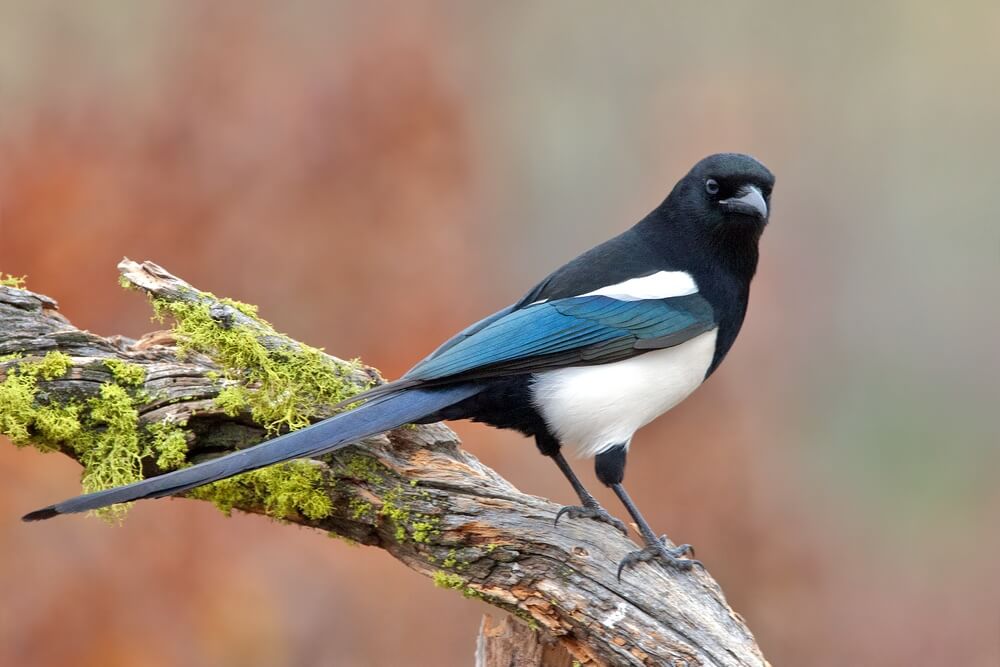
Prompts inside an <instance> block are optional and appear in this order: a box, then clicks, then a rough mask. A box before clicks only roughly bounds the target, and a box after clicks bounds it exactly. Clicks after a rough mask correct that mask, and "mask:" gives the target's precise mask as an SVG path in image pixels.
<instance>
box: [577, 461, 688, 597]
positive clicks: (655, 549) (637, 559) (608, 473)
mask: <svg viewBox="0 0 1000 667" xmlns="http://www.w3.org/2000/svg"><path fill="white" fill-rule="evenodd" d="M626 451H627V449H626V446H625V445H619V446H618V447H613V448H611V449H609V450H607V451H604V452H602V453H600V454H598V455H597V458H596V460H595V462H594V465H595V469H596V471H597V478H598V479H600V480H601V482H603V483H604V484H606V485H608V486H610V487H611V489H612V490H613V491H614V492H615V495H617V496H618V499H619V500H621V501H622V504H623V505H624V506H625V509H626V510H628V513H629V515H630V516H631V517H632V520H633V521H635V523H636V525H637V526H638V527H639V532H640V533H641V534H642V539H643V541H645V543H646V547H645V548H644V549H640V550H639V551H633V552H632V553H630V554H628V555H626V556H625V558H623V559H622V561H621V563H619V564H618V578H619V579H621V576H622V570H624V569H625V568H626V567H631V566H632V565H635V564H636V563H642V562H646V561H650V560H654V559H655V560H660V561H662V562H663V563H664V564H665V565H668V566H670V567H675V568H678V569H680V570H690V569H691V568H692V567H693V566H695V565H701V561H697V560H693V559H688V558H684V556H685V555H687V554H689V553H690V554H693V553H694V547H692V546H691V545H690V544H682V545H680V546H679V547H674V548H673V549H670V548H668V547H667V546H666V539H667V536H666V535H663V536H660V537H657V536H656V534H655V533H653V529H652V528H650V527H649V524H648V523H647V522H646V519H644V518H643V516H642V514H641V513H640V512H639V508H638V507H636V506H635V503H633V502H632V498H631V497H629V495H628V492H627V491H625V487H624V486H622V480H623V479H624V478H625V454H626ZM702 567H704V566H702Z"/></svg>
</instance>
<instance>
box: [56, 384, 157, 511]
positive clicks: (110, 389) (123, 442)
mask: <svg viewBox="0 0 1000 667" xmlns="http://www.w3.org/2000/svg"><path fill="white" fill-rule="evenodd" d="M99 392H100V393H99V397H98V398H94V399H90V400H89V401H88V406H89V408H90V419H91V421H92V422H93V423H94V425H96V426H97V427H98V429H96V430H95V432H94V433H91V434H90V437H86V438H81V439H74V440H73V441H72V442H71V443H70V444H71V445H72V446H73V447H74V449H76V452H77V454H78V455H79V458H80V463H82V464H83V467H84V472H83V488H84V490H85V491H87V492H91V491H100V490H102V489H110V488H112V487H115V486H121V485H122V484H129V483H131V482H136V481H139V480H140V479H142V454H143V452H142V448H141V446H140V443H139V412H138V411H137V410H136V408H135V406H134V405H133V402H132V396H130V395H129V393H128V391H127V390H126V389H125V388H124V387H120V386H118V385H116V384H102V385H101V388H100V390H99ZM125 511H126V508H125V507H124V506H122V505H114V506H112V507H108V508H106V511H105V512H103V513H104V514H105V515H106V516H108V517H109V518H112V519H121V518H122V517H124V515H125Z"/></svg>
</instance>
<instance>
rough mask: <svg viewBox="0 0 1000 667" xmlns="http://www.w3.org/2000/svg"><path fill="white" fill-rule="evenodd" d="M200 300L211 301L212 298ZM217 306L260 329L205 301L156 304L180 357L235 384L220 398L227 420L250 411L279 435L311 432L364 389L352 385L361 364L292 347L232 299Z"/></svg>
mask: <svg viewBox="0 0 1000 667" xmlns="http://www.w3.org/2000/svg"><path fill="white" fill-rule="evenodd" d="M200 296H206V297H211V295H209V294H208V293H203V294H201V295H200ZM211 298H215V297H211ZM219 301H221V302H222V303H224V304H226V305H228V306H230V307H231V308H233V309H235V310H237V311H239V312H240V313H242V314H243V315H245V316H246V317H249V318H252V319H253V320H254V322H255V324H256V325H257V326H252V327H251V326H246V325H241V324H239V323H233V322H231V321H230V320H225V319H223V318H221V317H220V316H219V315H218V313H216V314H214V315H213V312H212V309H211V308H210V306H209V305H208V303H206V302H203V301H198V300H194V301H192V300H178V301H171V300H167V299H162V298H154V299H153V300H152V303H153V309H154V313H155V314H156V316H158V317H160V318H162V317H163V316H164V315H169V316H171V317H172V318H173V319H174V321H175V324H174V327H173V330H174V332H175V333H176V334H177V338H178V351H179V352H180V353H181V354H182V355H183V354H185V353H188V352H201V353H204V354H207V355H208V356H210V357H212V358H213V359H214V360H215V361H216V362H217V363H218V364H219V365H220V366H221V368H222V372H221V376H222V379H223V380H227V381H229V382H231V384H230V385H229V386H227V387H226V388H225V389H224V390H223V391H222V392H221V393H220V395H219V397H218V399H217V404H218V405H219V407H220V408H222V409H223V410H224V411H225V412H226V413H227V414H238V413H240V412H242V411H245V410H249V411H250V414H251V417H252V418H253V420H254V421H255V422H256V423H258V424H260V425H261V426H263V427H264V428H265V429H267V431H268V433H269V434H271V435H275V434H277V433H279V432H281V431H283V430H288V429H291V430H294V429H297V428H302V427H304V426H308V425H309V424H310V423H311V421H312V420H313V419H314V418H315V417H316V416H317V415H318V414H319V411H320V409H321V408H323V407H328V406H330V405H334V404H336V403H339V402H341V401H343V400H345V399H347V398H349V397H351V396H353V395H354V394H355V393H357V392H358V391H359V390H360V389H361V387H358V386H357V385H356V384H355V383H354V382H352V381H351V380H350V375H351V373H352V371H353V370H354V368H355V367H356V365H357V362H350V363H340V364H338V363H336V362H334V361H333V360H331V359H330V357H328V356H326V355H325V354H324V353H323V351H322V350H319V349H317V348H313V347H309V346H306V345H299V344H296V343H294V342H293V341H292V340H291V339H289V338H288V337H287V336H284V335H283V334H279V333H277V332H275V331H274V329H273V328H272V327H271V325H270V324H268V323H267V322H266V321H264V320H263V319H261V318H260V317H258V315H257V309H256V307H254V306H251V305H249V304H245V303H240V302H238V301H233V300H231V299H219ZM265 340H266V343H267V344H266V345H265Z"/></svg>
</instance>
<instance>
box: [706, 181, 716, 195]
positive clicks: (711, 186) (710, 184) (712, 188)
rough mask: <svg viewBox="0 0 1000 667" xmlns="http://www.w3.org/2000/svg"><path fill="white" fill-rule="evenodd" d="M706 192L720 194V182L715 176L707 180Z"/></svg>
mask: <svg viewBox="0 0 1000 667" xmlns="http://www.w3.org/2000/svg"><path fill="white" fill-rule="evenodd" d="M705 192H707V193H708V194H710V195H717V194H719V182H718V181H717V180H715V179H714V178H710V179H708V180H707V181H705Z"/></svg>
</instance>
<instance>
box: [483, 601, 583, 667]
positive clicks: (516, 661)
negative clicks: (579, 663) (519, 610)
mask: <svg viewBox="0 0 1000 667" xmlns="http://www.w3.org/2000/svg"><path fill="white" fill-rule="evenodd" d="M512 666H516V667H573V656H571V655H570V654H569V652H568V651H566V649H564V648H563V647H562V645H561V644H560V643H559V642H558V641H557V640H556V639H554V638H553V637H552V636H551V635H549V634H548V633H544V632H536V631H535V630H532V629H531V628H529V627H528V626H527V625H525V624H524V623H522V622H520V621H517V620H515V619H514V617H513V616H510V615H506V616H504V617H503V618H501V619H500V620H496V619H495V618H493V617H492V616H490V615H489V614H484V615H483V621H482V623H481V624H480V625H479V638H478V640H477V641H476V667H512Z"/></svg>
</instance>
